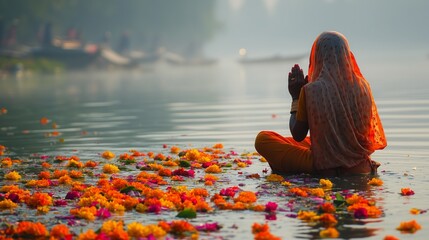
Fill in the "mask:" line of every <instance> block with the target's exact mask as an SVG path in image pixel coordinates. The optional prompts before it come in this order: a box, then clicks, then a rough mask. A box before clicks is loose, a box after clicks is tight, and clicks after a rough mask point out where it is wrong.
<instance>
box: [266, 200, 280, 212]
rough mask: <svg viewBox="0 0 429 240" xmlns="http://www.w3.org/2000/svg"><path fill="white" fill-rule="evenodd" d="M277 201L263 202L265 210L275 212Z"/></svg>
mask: <svg viewBox="0 0 429 240" xmlns="http://www.w3.org/2000/svg"><path fill="white" fill-rule="evenodd" d="M277 206H278V205H277V203H275V202H268V203H267V204H265V212H275V211H276V210H277Z"/></svg>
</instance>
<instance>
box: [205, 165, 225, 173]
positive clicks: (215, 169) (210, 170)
mask: <svg viewBox="0 0 429 240" xmlns="http://www.w3.org/2000/svg"><path fill="white" fill-rule="evenodd" d="M204 172H206V173H221V172H222V169H221V168H220V167H219V166H218V165H217V164H213V165H211V166H209V167H207V168H206V170H204Z"/></svg>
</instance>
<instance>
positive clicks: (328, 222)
mask: <svg viewBox="0 0 429 240" xmlns="http://www.w3.org/2000/svg"><path fill="white" fill-rule="evenodd" d="M319 222H321V223H322V224H323V225H324V226H326V227H333V226H335V225H337V223H338V221H337V219H336V218H335V216H334V215H332V214H331V213H324V214H322V215H320V217H319Z"/></svg>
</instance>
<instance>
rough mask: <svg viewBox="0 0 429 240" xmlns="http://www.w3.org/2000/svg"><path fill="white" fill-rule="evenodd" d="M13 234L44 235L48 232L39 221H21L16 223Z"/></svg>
mask: <svg viewBox="0 0 429 240" xmlns="http://www.w3.org/2000/svg"><path fill="white" fill-rule="evenodd" d="M15 234H16V235H18V236H26V237H28V236H32V237H44V236H46V235H47V234H48V231H47V230H46V227H45V225H43V224H42V223H40V222H36V223H33V222H29V221H22V222H19V223H18V226H17V227H16V230H15Z"/></svg>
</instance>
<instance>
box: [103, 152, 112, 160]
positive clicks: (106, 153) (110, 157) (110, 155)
mask: <svg viewBox="0 0 429 240" xmlns="http://www.w3.org/2000/svg"><path fill="white" fill-rule="evenodd" d="M101 157H102V158H104V159H112V158H114V157H115V154H114V153H112V152H110V151H105V152H103V153H102V154H101Z"/></svg>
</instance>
